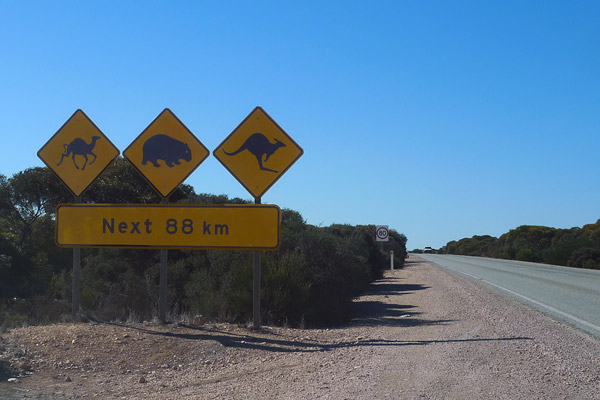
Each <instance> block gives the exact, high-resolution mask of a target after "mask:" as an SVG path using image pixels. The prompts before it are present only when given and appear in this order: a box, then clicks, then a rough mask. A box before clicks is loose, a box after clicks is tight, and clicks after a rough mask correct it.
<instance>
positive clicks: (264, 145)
mask: <svg viewBox="0 0 600 400" xmlns="http://www.w3.org/2000/svg"><path fill="white" fill-rule="evenodd" d="M280 147H285V144H283V143H281V142H280V141H279V140H277V139H275V143H271V142H269V139H267V138H266V137H265V135H263V134H262V133H254V134H252V135H251V136H250V137H249V138H248V139H246V141H245V142H244V144H243V145H241V146H240V148H239V149H237V150H236V151H234V152H233V153H228V152H226V151H225V150H223V152H224V153H225V154H227V155H228V156H235V155H236V154H238V153H241V152H242V151H244V150H248V151H249V152H250V153H252V154H254V157H256V161H258V166H259V167H260V169H262V170H263V171H270V172H278V171H275V170H272V169H269V168H266V167H264V166H263V156H264V155H266V156H267V157H266V158H265V162H267V161H268V160H269V157H271V156H272V155H273V153H275V152H276V151H277V149H279V148H280Z"/></svg>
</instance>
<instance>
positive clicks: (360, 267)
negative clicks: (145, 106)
mask: <svg viewBox="0 0 600 400" xmlns="http://www.w3.org/2000/svg"><path fill="white" fill-rule="evenodd" d="M169 200H170V202H172V203H193V204H224V203H235V204H241V203H247V201H245V200H242V199H239V198H233V199H230V198H228V197H227V196H225V195H212V194H197V193H195V192H194V189H193V188H192V187H191V186H189V185H181V187H180V188H179V189H178V190H177V191H176V192H175V193H174V194H173V195H172V196H171V197H170V199H169ZM72 201H73V197H72V195H70V194H69V192H68V191H67V189H65V188H64V187H63V185H62V183H61V182H60V181H59V180H58V178H56V177H55V176H54V175H53V174H52V172H51V171H50V170H48V169H47V168H40V167H37V168H30V169H27V170H25V171H22V172H19V173H17V174H15V175H13V176H12V177H11V178H7V177H6V176H4V175H0V326H1V327H2V328H5V329H6V328H10V327H15V326H21V325H24V324H39V323H50V322H57V321H61V320H69V318H70V314H71V271H72V250H71V249H65V248H58V247H57V246H56V245H55V243H54V225H55V221H54V212H55V209H56V206H57V205H58V204H59V203H70V202H72ZM82 201H83V202H95V203H132V204H134V203H135V204H140V203H158V202H160V198H159V197H158V195H157V194H156V193H155V192H154V191H153V190H152V189H151V188H150V187H149V185H148V184H147V183H146V182H145V181H144V179H143V178H142V177H141V176H140V175H139V174H138V173H137V172H136V171H135V170H134V169H133V168H132V167H131V166H130V164H129V163H128V162H127V161H125V160H124V159H122V158H118V159H117V160H116V161H115V162H114V163H113V164H112V165H111V166H110V167H109V168H107V170H106V171H104V172H103V173H102V174H101V175H100V177H99V178H98V179H97V180H96V181H95V182H94V183H93V184H92V186H90V188H89V189H88V190H87V191H86V192H85V193H84V196H83V197H82ZM374 231H375V227H374V226H373V225H360V226H350V225H332V226H328V227H316V226H312V225H309V224H307V223H306V221H305V220H304V219H303V217H302V215H301V214H300V213H299V212H297V211H294V210H289V209H283V210H282V238H281V241H282V243H281V247H280V248H279V249H278V250H276V251H272V252H263V253H262V290H261V312H262V316H261V317H262V321H263V323H265V324H275V325H287V326H304V327H316V326H329V325H334V324H338V323H341V322H344V321H347V320H348V319H349V316H350V314H349V312H350V306H351V302H352V299H353V298H355V297H357V296H358V295H360V294H361V293H363V292H364V291H365V290H366V289H367V287H368V285H369V284H370V283H371V282H372V281H373V280H376V279H378V278H380V277H381V276H382V273H383V269H384V268H387V266H389V263H390V260H389V254H390V250H393V251H394V257H395V260H394V263H395V266H396V267H397V268H402V266H403V264H404V258H405V255H406V237H405V236H404V235H402V234H399V233H398V232H396V231H394V230H392V231H391V232H390V241H389V242H387V243H385V244H384V245H383V246H382V245H381V243H377V242H375V239H374ZM81 265H82V270H81V291H80V303H81V309H82V314H83V315H84V316H85V318H88V319H96V320H99V321H150V320H153V319H155V318H156V314H157V309H158V291H159V271H160V256H159V251H158V250H125V249H82V251H81ZM252 279H253V277H252V252H247V251H246V252H243V251H215V250H210V251H201V250H169V253H168V310H169V315H170V318H171V319H172V320H180V319H185V318H190V319H191V318H195V317H196V316H197V315H202V318H203V319H208V320H215V321H228V322H237V323H246V322H248V321H250V320H251V319H252Z"/></svg>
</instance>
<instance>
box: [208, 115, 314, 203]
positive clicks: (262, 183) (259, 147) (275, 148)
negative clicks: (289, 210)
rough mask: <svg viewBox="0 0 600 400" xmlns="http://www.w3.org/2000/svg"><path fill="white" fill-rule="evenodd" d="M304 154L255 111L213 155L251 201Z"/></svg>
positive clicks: (269, 120)
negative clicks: (242, 188) (248, 195)
mask: <svg viewBox="0 0 600 400" xmlns="http://www.w3.org/2000/svg"><path fill="white" fill-rule="evenodd" d="M302 154H304V150H302V148H301V147H300V146H299V145H298V144H297V143H296V142H295V141H294V140H293V139H292V138H291V137H290V136H289V135H288V134H287V133H286V132H285V131H284V130H283V129H282V128H281V127H280V126H279V125H277V123H276V122H275V121H274V120H273V119H272V118H271V117H270V116H269V115H268V114H267V113H266V112H265V110H263V109H262V108H261V107H256V108H255V109H254V110H253V111H252V112H251V113H250V114H249V115H248V116H247V117H246V119H244V120H243V121H242V122H241V123H240V124H239V125H238V127H237V128H235V129H234V130H233V132H231V133H230V134H229V136H227V137H226V138H225V140H224V141H223V142H222V143H221V144H220V145H219V146H218V147H217V148H216V149H215V150H213V155H214V156H215V158H216V159H217V160H219V162H220V163H221V164H223V166H224V167H225V168H227V170H228V171H229V172H230V173H231V174H232V175H233V176H234V177H235V178H236V179H237V180H238V181H239V182H240V183H241V184H242V186H244V188H246V190H247V191H248V192H250V194H252V195H253V196H254V197H255V198H260V197H262V195H263V194H265V193H266V191H267V190H269V188H270V187H271V186H273V184H274V183H275V182H276V181H277V180H278V179H279V178H280V177H281V176H282V175H283V174H284V173H285V172H286V171H287V170H288V169H289V168H290V167H291V166H292V165H293V164H294V163H295V162H296V161H297V160H298V159H299V158H300V157H301V156H302Z"/></svg>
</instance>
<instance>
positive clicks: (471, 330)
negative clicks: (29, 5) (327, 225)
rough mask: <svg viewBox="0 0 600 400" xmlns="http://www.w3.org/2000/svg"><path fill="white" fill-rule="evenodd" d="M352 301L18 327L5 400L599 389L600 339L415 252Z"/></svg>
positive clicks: (546, 393)
mask: <svg viewBox="0 0 600 400" xmlns="http://www.w3.org/2000/svg"><path fill="white" fill-rule="evenodd" d="M355 311H356V313H355V318H354V319H353V321H352V322H351V323H350V324H349V325H347V326H344V327H340V328H336V329H313V330H302V329H289V328H278V327H264V328H263V329H261V330H260V331H254V330H251V329H248V328H247V327H244V326H235V325H230V324H202V323H201V321H195V322H196V324H195V325H194V324H190V323H188V324H173V325H166V326H156V325H149V324H145V325H144V324H129V325H122V324H75V325H73V324H61V325H52V326H43V327H28V328H22V329H16V330H13V331H10V332H8V333H6V334H4V335H3V336H2V338H1V342H0V349H1V350H2V356H1V359H2V363H0V378H2V381H3V382H2V383H0V398H14V399H24V398H29V399H79V398H81V399H88V398H100V399H259V398H260V399H527V400H530V399H600V341H598V340H597V339H594V338H592V337H590V336H587V335H585V334H583V333H580V332H579V331H576V330H574V329H572V328H570V327H568V326H566V325H564V324H562V323H559V322H555V321H553V320H551V319H549V318H548V317H546V316H544V315H542V314H541V313H539V312H537V311H534V310H531V309H529V308H527V307H525V306H523V305H520V304H518V303H516V302H515V301H513V300H511V299H508V298H506V297H504V296H502V295H500V294H497V293H495V292H491V291H490V290H489V289H487V288H484V287H482V286H479V285H477V284H476V283H474V282H471V281H469V280H467V279H465V278H464V277H461V276H455V275H451V274H449V273H448V272H445V271H443V270H441V269H439V268H437V267H435V266H432V265H431V264H428V263H426V262H424V261H422V260H420V259H418V258H417V257H414V256H411V259H409V262H408V263H407V266H406V268H405V269H403V270H397V271H394V272H388V273H386V276H385V279H383V280H381V281H379V282H377V283H375V284H373V286H372V290H371V291H370V292H369V293H367V294H366V295H365V296H363V297H361V298H359V299H357V300H356V302H355ZM17 375H18V376H19V379H18V382H17V383H8V382H7V379H8V378H9V377H16V376H17ZM3 396H4V397H3Z"/></svg>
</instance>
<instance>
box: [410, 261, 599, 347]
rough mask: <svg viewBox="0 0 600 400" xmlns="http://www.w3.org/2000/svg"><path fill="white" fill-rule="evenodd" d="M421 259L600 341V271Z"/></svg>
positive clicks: (536, 265) (539, 265)
mask: <svg viewBox="0 0 600 400" xmlns="http://www.w3.org/2000/svg"><path fill="white" fill-rule="evenodd" d="M418 256H419V257H421V258H423V259H424V260H426V261H428V262H430V263H433V264H436V265H438V266H440V267H441V268H443V269H445V270H448V271H452V272H454V273H458V274H461V275H464V276H467V277H469V278H471V279H473V280H475V281H478V282H481V283H482V284H484V285H487V286H488V287H490V288H492V289H494V290H497V291H499V292H501V293H504V294H506V295H508V296H510V297H513V298H514V299H516V300H517V301H519V302H521V303H524V304H526V305H528V306H531V307H533V308H536V309H538V310H539V311H541V312H543V313H544V314H546V315H549V316H550V317H552V318H554V319H556V320H559V321H563V322H566V323H568V324H570V325H572V326H574V327H575V328H577V329H580V330H582V331H584V332H587V333H589V334H590V335H592V336H595V337H597V338H600V271H596V270H585V269H578V268H567V267H559V266H554V265H546V264H535V263H528V262H519V261H509V260H496V259H491V258H483V257H467V256H455V255H438V254H419V255H418Z"/></svg>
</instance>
